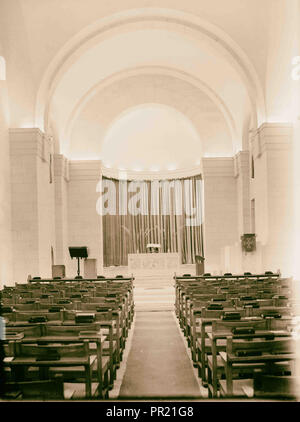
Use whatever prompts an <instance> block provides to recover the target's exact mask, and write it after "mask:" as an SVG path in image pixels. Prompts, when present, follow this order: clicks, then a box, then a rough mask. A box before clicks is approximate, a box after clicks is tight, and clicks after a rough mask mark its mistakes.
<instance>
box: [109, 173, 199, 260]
mask: <svg viewBox="0 0 300 422" xmlns="http://www.w3.org/2000/svg"><path fill="white" fill-rule="evenodd" d="M102 182H104V185H105V184H108V185H109V187H110V189H106V191H105V194H106V197H105V201H104V200H103V205H102V220H103V259H104V266H105V267H108V266H111V265H125V266H126V265H128V254H129V253H146V252H147V249H146V247H147V244H148V243H156V244H160V245H161V249H160V252H179V253H180V255H181V261H182V263H183V264H193V263H195V255H202V256H203V255H204V252H203V234H202V217H203V211H202V178H201V175H198V176H193V177H190V178H185V179H175V180H162V181H157V180H155V181H150V180H145V181H129V180H117V179H108V178H105V177H103V179H102ZM108 182H109V183H108ZM107 204H109V205H110V208H109V211H107V210H106V212H103V209H104V208H105V206H106V205H107Z"/></svg>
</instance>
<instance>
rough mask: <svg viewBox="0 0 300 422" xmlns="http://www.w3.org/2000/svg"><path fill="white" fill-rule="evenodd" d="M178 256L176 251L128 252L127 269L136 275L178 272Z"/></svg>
mask: <svg viewBox="0 0 300 422" xmlns="http://www.w3.org/2000/svg"><path fill="white" fill-rule="evenodd" d="M179 269H180V258H179V254H178V253H138V254H128V271H129V273H132V274H135V275H136V276H138V275H140V274H142V275H143V276H145V275H158V274H166V275H167V274H170V275H174V273H175V272H176V273H178V271H179Z"/></svg>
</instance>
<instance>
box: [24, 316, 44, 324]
mask: <svg viewBox="0 0 300 422" xmlns="http://www.w3.org/2000/svg"><path fill="white" fill-rule="evenodd" d="M47 321H48V318H47V317H46V316H35V317H31V318H29V320H28V322H34V323H35V322H47Z"/></svg>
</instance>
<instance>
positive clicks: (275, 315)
mask: <svg viewBox="0 0 300 422" xmlns="http://www.w3.org/2000/svg"><path fill="white" fill-rule="evenodd" d="M261 317H262V318H281V314H280V313H279V312H276V311H266V312H264V313H262V314H261Z"/></svg>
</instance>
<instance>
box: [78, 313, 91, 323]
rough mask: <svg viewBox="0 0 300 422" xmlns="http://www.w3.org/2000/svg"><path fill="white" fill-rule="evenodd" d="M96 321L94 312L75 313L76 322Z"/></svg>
mask: <svg viewBox="0 0 300 422" xmlns="http://www.w3.org/2000/svg"><path fill="white" fill-rule="evenodd" d="M94 321H95V314H93V313H80V314H76V315H75V322H76V323H83V322H84V323H86V322H94Z"/></svg>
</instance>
